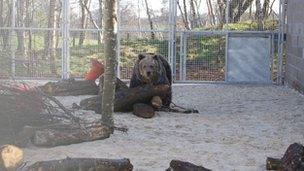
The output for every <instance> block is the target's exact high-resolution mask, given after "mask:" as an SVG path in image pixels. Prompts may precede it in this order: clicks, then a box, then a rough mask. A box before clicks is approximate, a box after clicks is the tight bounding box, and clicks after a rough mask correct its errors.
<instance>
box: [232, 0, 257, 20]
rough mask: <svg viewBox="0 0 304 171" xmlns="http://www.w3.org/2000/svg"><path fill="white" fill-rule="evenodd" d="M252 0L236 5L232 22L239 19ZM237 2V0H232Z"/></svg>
mask: <svg viewBox="0 0 304 171" xmlns="http://www.w3.org/2000/svg"><path fill="white" fill-rule="evenodd" d="M252 2H253V0H246V1H244V3H243V5H241V6H239V7H238V11H237V14H236V15H235V16H234V17H233V22H235V23H237V22H239V21H240V20H241V16H242V15H243V14H244V13H245V11H246V10H247V9H248V8H249V7H250V6H251V4H252ZM234 3H237V2H234Z"/></svg>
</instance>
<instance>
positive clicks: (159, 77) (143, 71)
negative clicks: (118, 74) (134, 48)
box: [130, 53, 172, 107]
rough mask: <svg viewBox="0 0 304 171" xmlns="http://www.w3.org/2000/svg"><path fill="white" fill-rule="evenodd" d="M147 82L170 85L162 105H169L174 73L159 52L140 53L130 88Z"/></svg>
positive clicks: (163, 97)
mask: <svg viewBox="0 0 304 171" xmlns="http://www.w3.org/2000/svg"><path fill="white" fill-rule="evenodd" d="M146 84H151V85H163V84H167V85H170V92H168V93H167V94H165V95H164V96H162V97H161V100H162V105H163V106H166V107H168V106H169V105H170V103H171V100H172V88H171V86H172V73H171V67H170V65H169V63H168V62H167V60H166V59H165V58H164V57H163V56H161V55H158V54H153V53H147V54H139V55H138V59H137V61H136V63H135V66H134V69H133V74H132V77H131V80H130V88H133V87H138V86H142V85H146Z"/></svg>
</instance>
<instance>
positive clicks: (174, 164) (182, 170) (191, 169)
mask: <svg viewBox="0 0 304 171" xmlns="http://www.w3.org/2000/svg"><path fill="white" fill-rule="evenodd" d="M166 171H211V170H210V169H207V168H204V167H203V166H197V165H195V164H192V163H189V162H184V161H180V160H172V161H171V162H170V167H169V168H168V169H167V170H166Z"/></svg>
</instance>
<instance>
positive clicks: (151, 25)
mask: <svg viewBox="0 0 304 171" xmlns="http://www.w3.org/2000/svg"><path fill="white" fill-rule="evenodd" d="M145 4H146V13H147V16H148V20H149V24H150V29H151V39H152V40H153V39H155V33H154V31H153V30H154V28H153V22H152V19H151V14H150V9H149V5H148V1H147V0H145Z"/></svg>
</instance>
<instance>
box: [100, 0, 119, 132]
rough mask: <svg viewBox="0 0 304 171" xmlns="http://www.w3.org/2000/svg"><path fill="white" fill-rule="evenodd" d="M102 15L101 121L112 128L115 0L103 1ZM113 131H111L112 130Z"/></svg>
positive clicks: (114, 65)
mask: <svg viewBox="0 0 304 171" xmlns="http://www.w3.org/2000/svg"><path fill="white" fill-rule="evenodd" d="M103 4H104V11H103V12H104V13H103V22H104V31H103V34H104V36H103V37H104V42H105V43H104V55H105V59H106V62H105V66H106V67H105V72H104V84H103V87H100V89H102V92H103V94H102V102H101V103H102V104H101V109H102V121H103V122H104V123H106V124H108V125H109V126H110V127H113V126H114V120H113V112H114V97H115V81H116V76H115V67H116V63H117V59H116V58H117V57H116V50H117V49H116V31H117V30H116V28H117V27H116V25H117V23H116V21H115V19H116V6H117V1H116V0H103ZM112 131H113V130H112Z"/></svg>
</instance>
